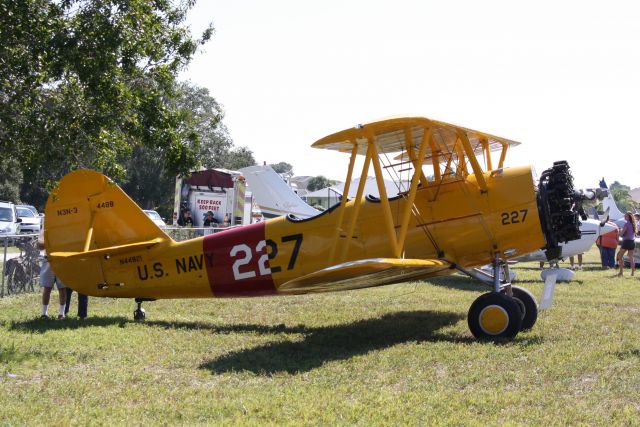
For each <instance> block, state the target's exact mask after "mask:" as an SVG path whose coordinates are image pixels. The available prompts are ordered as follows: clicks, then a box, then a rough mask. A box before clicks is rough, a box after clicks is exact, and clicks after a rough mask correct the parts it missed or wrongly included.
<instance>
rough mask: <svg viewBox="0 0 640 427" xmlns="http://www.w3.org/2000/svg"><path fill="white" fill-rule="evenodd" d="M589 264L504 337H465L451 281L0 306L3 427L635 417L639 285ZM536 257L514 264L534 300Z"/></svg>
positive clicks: (458, 294)
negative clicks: (60, 317) (64, 306)
mask: <svg viewBox="0 0 640 427" xmlns="http://www.w3.org/2000/svg"><path fill="white" fill-rule="evenodd" d="M585 258H586V264H585V270H584V271H582V272H578V273H577V274H576V280H575V281H574V282H572V283H561V284H558V286H557V288H556V295H555V300H554V306H553V307H552V308H551V309H550V310H547V311H544V312H542V313H541V315H540V318H539V320H538V323H537V324H536V326H535V327H534V328H533V330H532V331H530V332H527V333H521V334H519V335H518V337H517V338H516V339H515V340H514V341H512V342H505V343H498V344H495V343H487V342H476V341H475V340H474V339H473V337H472V336H471V334H470V332H469V331H468V328H467V322H466V313H467V310H468V308H469V305H470V304H471V302H472V301H473V300H474V299H475V298H476V297H477V296H478V295H479V294H480V293H481V292H482V291H483V290H484V288H483V287H481V286H478V285H476V284H475V283H474V282H471V281H470V280H469V279H467V278H465V277H462V276H458V275H456V276H451V277H447V278H441V279H437V280H434V281H432V282H429V283H426V282H425V283H413V284H403V285H395V286H388V287H382V288H375V289H368V290H362V291H354V292H343V293H336V294H324V295H308V296H301V297H280V298H278V297H273V298H259V299H233V300H232V299H229V300H213V299H211V300H184V301H158V302H153V303H146V304H145V309H146V310H147V321H146V322H145V323H135V322H133V320H132V312H133V309H134V308H135V307H134V304H133V302H132V301H131V300H108V299H95V298H92V299H91V300H90V307H89V315H90V317H89V318H87V319H86V320H84V321H81V320H77V319H76V318H75V317H71V318H68V319H67V320H64V321H57V320H48V321H46V320H44V321H43V320H39V319H36V318H37V315H39V309H40V306H39V304H40V302H39V296H38V295H35V294H29V295H22V296H19V297H11V298H4V299H1V300H0V424H2V425H22V424H30V425H44V424H50V425H69V424H74V425H103V424H105V425H106V424H108V425H139V424H150V425H158V424H161V425H194V424H226V425H238V424H250V425H256V424H260V425H262V424H271V425H282V424H289V425H309V424H311V425H334V424H358V425H381V424H385V425H392V424H393V425H398V424H402V425H404V424H412V425H415V424H419V425H439V424H454V425H479V424H490V425H495V424H509V425H518V424H538V425H563V424H570V425H580V424H589V425H594V424H606V425H610V424H613V425H638V424H640V278H630V277H628V271H627V272H626V273H627V276H626V277H625V278H622V279H618V278H614V277H613V276H614V273H613V272H612V271H611V270H609V271H602V270H600V268H599V262H598V258H599V257H598V256H597V253H596V251H595V250H592V251H591V252H590V253H589V254H587V256H586V257H585ZM536 267H537V264H535V265H534V264H532V263H528V264H519V265H518V266H516V268H515V270H516V272H517V274H518V279H519V284H520V285H521V286H525V287H527V288H528V289H530V290H531V291H532V292H534V294H536V296H538V297H539V296H540V294H541V292H542V285H543V284H542V283H541V281H540V280H539V270H538V269H537V268H536ZM54 296H55V295H54ZM55 300H56V301H57V298H56V299H55ZM74 303H75V297H74ZM72 309H73V310H74V312H75V309H76V305H75V304H74V305H73V307H72ZM56 312H57V302H53V303H52V305H51V308H50V313H56Z"/></svg>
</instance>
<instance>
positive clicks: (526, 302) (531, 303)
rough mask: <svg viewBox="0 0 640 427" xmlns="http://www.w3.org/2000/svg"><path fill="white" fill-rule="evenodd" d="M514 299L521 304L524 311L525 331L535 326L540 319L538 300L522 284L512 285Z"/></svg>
mask: <svg viewBox="0 0 640 427" xmlns="http://www.w3.org/2000/svg"><path fill="white" fill-rule="evenodd" d="M511 291H512V293H513V299H515V300H516V302H517V303H518V304H519V305H520V310H521V311H522V327H521V328H520V329H521V330H523V331H526V330H529V329H531V328H533V325H535V324H536V320H538V302H537V301H536V297H534V296H533V294H532V293H531V292H529V291H528V290H526V289H525V288H521V287H520V286H511Z"/></svg>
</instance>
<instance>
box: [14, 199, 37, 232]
mask: <svg viewBox="0 0 640 427" xmlns="http://www.w3.org/2000/svg"><path fill="white" fill-rule="evenodd" d="M16 211H18V218H20V219H21V220H22V222H21V224H20V232H21V233H35V234H38V233H40V225H41V221H40V216H38V214H37V212H33V210H32V209H31V207H30V206H26V205H17V206H16Z"/></svg>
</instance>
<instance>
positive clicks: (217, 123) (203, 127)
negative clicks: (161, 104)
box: [175, 82, 256, 169]
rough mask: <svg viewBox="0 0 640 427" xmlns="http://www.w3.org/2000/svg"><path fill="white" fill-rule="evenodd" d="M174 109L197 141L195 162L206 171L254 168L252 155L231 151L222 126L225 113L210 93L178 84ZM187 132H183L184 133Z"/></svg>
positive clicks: (225, 130)
mask: <svg viewBox="0 0 640 427" xmlns="http://www.w3.org/2000/svg"><path fill="white" fill-rule="evenodd" d="M175 104H176V107H177V108H179V109H180V110H181V111H182V113H183V115H184V117H185V120H184V125H185V126H186V127H190V129H191V130H192V131H194V132H195V133H196V134H197V136H198V138H199V140H200V141H199V147H193V148H194V149H196V150H197V153H198V154H197V160H198V162H199V164H200V165H201V166H203V167H205V168H207V169H214V168H226V169H240V168H243V167H246V166H253V165H255V163H256V161H255V159H254V157H253V152H252V151H251V150H249V149H248V148H247V147H234V146H233V141H232V139H231V136H230V135H229V131H228V130H227V128H226V126H225V125H224V124H223V123H222V120H223V118H224V111H223V109H222V107H221V106H220V104H218V102H217V101H216V100H215V98H213V97H212V96H211V95H210V94H209V90H208V89H206V88H203V87H199V86H196V85H193V84H191V83H188V82H183V83H180V85H179V91H178V96H177V97H176V99H175ZM185 130H186V129H185Z"/></svg>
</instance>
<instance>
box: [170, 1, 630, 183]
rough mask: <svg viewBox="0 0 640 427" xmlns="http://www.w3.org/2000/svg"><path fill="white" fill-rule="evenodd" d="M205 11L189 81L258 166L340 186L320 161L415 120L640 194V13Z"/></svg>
mask: <svg viewBox="0 0 640 427" xmlns="http://www.w3.org/2000/svg"><path fill="white" fill-rule="evenodd" d="M636 3H637V2H633V1H615V0H614V1H609V2H602V1H600V2H595V1H545V0H543V1H535V2H527V3H524V2H517V1H491V0H489V1H482V2H480V1H457V0H453V1H451V0H448V1H438V2H434V1H407V0H395V1H372V0H370V1H348V0H343V1H334V0H324V1H300V0H298V1H284V0H282V1H280V0H272V1H268V2H267V1H250V0H233V1H232V0H226V1H222V0H199V2H198V3H197V4H196V6H195V7H194V9H193V10H192V11H191V12H190V13H189V16H188V25H189V26H190V27H191V30H192V32H193V33H194V34H195V35H197V34H199V33H200V32H201V31H202V30H203V29H204V28H205V27H206V25H207V24H208V23H210V22H212V23H213V25H214V27H215V30H216V31H215V34H214V36H213V39H212V41H210V42H209V43H207V44H206V45H205V46H204V47H203V48H202V50H201V51H200V53H198V54H197V55H196V57H195V58H194V60H193V62H192V63H191V64H190V65H189V67H188V69H187V70H185V71H184V72H183V73H182V75H181V78H182V79H185V80H190V81H191V82H193V83H195V84H197V85H200V86H204V87H206V88H208V89H209V90H210V94H211V95H212V96H213V97H215V98H216V99H217V101H218V102H219V103H220V104H222V106H223V108H224V110H225V112H226V116H225V120H224V122H225V124H226V126H227V127H228V129H229V131H230V134H231V136H232V138H233V140H234V143H235V144H236V145H238V146H247V147H249V148H250V149H251V150H252V151H253V153H254V155H255V158H256V160H257V161H258V162H259V163H260V164H262V163H263V162H267V163H277V162H281V161H285V162H288V163H291V164H292V165H293V166H294V172H295V174H296V175H324V176H327V177H329V178H332V179H341V180H343V179H344V177H345V175H346V171H347V166H348V161H349V159H348V155H345V154H340V153H335V152H332V151H328V150H318V149H312V148H310V145H311V144H312V143H313V142H315V141H316V140H318V139H320V138H322V137H323V136H326V135H329V134H331V133H334V132H337V131H340V130H343V129H346V128H350V127H353V126H355V125H357V124H359V123H363V122H369V121H372V120H376V119H380V118H384V117H389V116H397V115H418V116H425V117H428V118H432V119H436V120H440V121H444V122H448V123H453V124H457V125H461V126H464V127H467V128H471V129H476V130H479V131H483V132H486V133H490V134H494V135H497V136H501V137H504V138H508V139H512V140H515V141H519V142H522V145H520V146H518V147H515V148H514V149H513V150H512V151H510V153H509V155H508V156H507V161H506V165H507V166H509V165H511V166H517V165H525V164H531V165H533V166H534V168H535V169H536V171H537V172H538V174H539V173H541V172H542V171H543V170H544V169H546V168H548V167H550V166H551V165H552V163H553V162H554V161H556V160H568V161H569V164H570V165H571V168H572V170H573V174H574V182H575V184H576V186H577V187H579V188H584V187H595V186H597V185H598V181H599V179H600V178H602V177H604V178H605V179H606V180H607V181H608V182H609V183H611V182H613V181H620V182H621V183H623V184H626V185H629V186H630V187H631V188H635V187H639V186H640V173H638V168H637V165H638V163H639V162H638V155H639V154H638V153H640V150H637V149H636V147H637V135H636V133H635V127H636V123H638V121H639V114H640V108H638V106H637V104H638V102H639V100H640V24H638V22H639V21H640V3H637V5H636Z"/></svg>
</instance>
